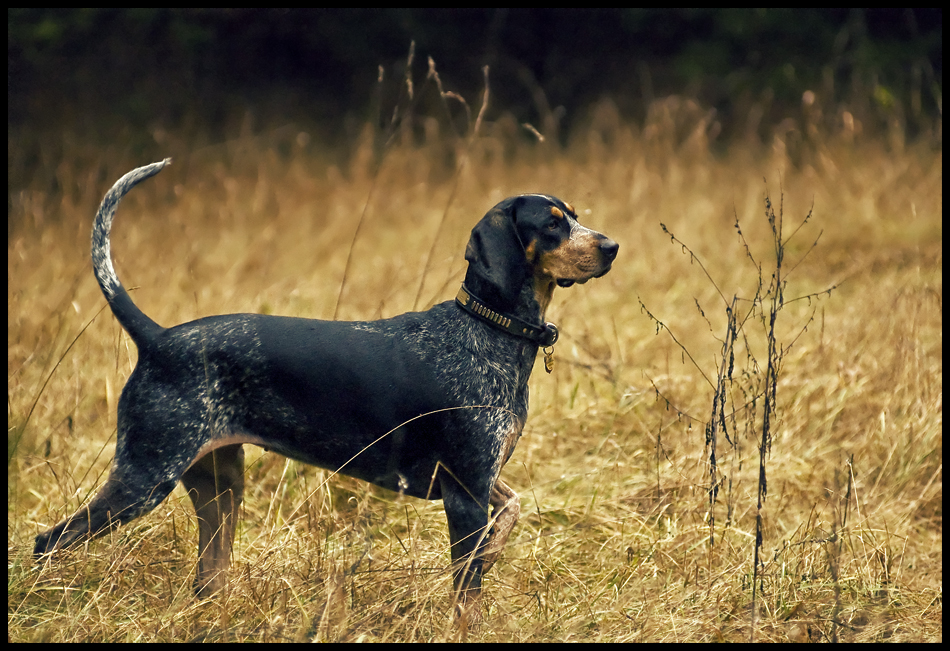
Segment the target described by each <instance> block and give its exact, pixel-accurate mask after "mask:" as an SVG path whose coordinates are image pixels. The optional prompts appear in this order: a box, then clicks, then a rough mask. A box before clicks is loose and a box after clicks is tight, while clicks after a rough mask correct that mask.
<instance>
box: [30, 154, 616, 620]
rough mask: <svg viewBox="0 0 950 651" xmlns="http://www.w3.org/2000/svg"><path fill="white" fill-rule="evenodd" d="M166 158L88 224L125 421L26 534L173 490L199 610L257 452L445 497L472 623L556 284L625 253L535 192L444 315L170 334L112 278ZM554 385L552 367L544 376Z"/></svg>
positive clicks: (505, 509) (43, 548)
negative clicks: (121, 233)
mask: <svg viewBox="0 0 950 651" xmlns="http://www.w3.org/2000/svg"><path fill="white" fill-rule="evenodd" d="M170 162H171V160H170V159H166V160H164V161H161V162H158V163H153V164H152V165H147V166H144V167H140V168H138V169H135V170H133V171H131V172H129V173H128V174H126V175H125V176H123V177H122V178H121V179H119V181H117V182H116V184H115V185H114V186H113V187H112V189H111V190H109V192H108V193H107V194H106V196H105V198H104V199H103V200H102V204H101V205H100V207H99V211H98V213H97V215H96V219H95V224H94V227H93V235H92V261H93V269H94V272H95V276H96V280H97V281H98V282H99V286H100V288H101V289H102V292H103V294H104V295H105V297H106V300H107V301H108V303H109V306H110V307H111V309H112V312H113V314H114V315H115V317H116V319H117V320H118V321H119V323H120V324H121V325H122V327H123V328H124V329H125V331H126V332H127V333H128V334H129V337H131V339H132V341H134V342H135V345H136V346H137V348H138V363H137V364H136V366H135V369H134V370H133V371H132V374H131V376H130V377H129V380H128V382H127V383H126V385H125V388H124V389H123V391H122V396H121V398H120V399H119V407H118V435H117V441H116V453H115V459H114V461H113V463H112V466H111V469H110V474H109V477H108V479H107V480H106V482H105V485H104V486H103V487H102V488H101V489H100V490H99V492H98V493H97V494H96V496H95V497H94V498H93V500H92V501H91V502H90V503H89V504H88V505H86V506H84V507H82V508H81V509H79V511H77V512H76V513H74V514H73V515H71V516H70V517H68V518H67V519H65V520H63V521H62V522H60V523H59V524H57V525H56V526H54V527H53V528H52V529H49V530H48V531H46V532H44V533H41V534H40V535H38V536H37V537H36V544H35V548H34V554H35V556H36V557H37V558H40V557H43V556H44V555H46V554H49V553H51V552H54V551H56V550H59V549H63V548H66V547H70V546H72V545H75V544H77V543H80V542H82V541H84V540H87V539H90V538H93V537H96V536H99V535H102V534H104V533H106V532H107V531H109V530H111V529H113V528H114V527H116V526H118V525H121V524H124V523H126V522H129V521H130V520H133V519H135V518H138V517H139V516H142V515H144V514H146V513H148V512H149V511H151V510H152V509H154V508H155V507H156V506H158V505H159V504H161V502H162V501H163V500H164V499H165V498H166V497H168V495H169V493H171V492H172V490H173V489H174V487H175V485H176V484H177V483H178V482H179V481H180V482H181V483H182V484H183V485H184V487H185V489H186V490H187V492H188V496H189V497H190V498H191V501H192V503H193V504H194V508H195V512H196V514H197V518H198V554H199V561H198V570H197V576H196V577H195V582H194V588H195V592H196V594H197V595H198V596H200V597H203V596H207V595H210V594H212V593H214V592H216V591H218V590H221V589H222V588H223V587H224V586H225V585H226V582H227V572H228V568H229V566H230V563H231V550H232V545H233V542H234V532H235V526H236V524H237V519H238V509H239V508H240V505H241V501H242V498H243V493H244V449H243V447H242V446H243V444H246V443H250V444H254V445H258V446H261V447H263V448H265V449H267V450H273V451H276V452H278V453H280V454H282V455H284V456H287V457H290V458H292V459H296V460H298V461H303V462H305V463H308V464H312V465H315V466H319V467H322V468H326V469H329V470H332V471H335V472H340V473H342V474H344V475H349V476H352V477H356V478H359V479H362V480H365V481H368V482H370V483H372V484H376V485H377V486H382V487H383V488H387V489H390V490H393V491H398V492H400V493H404V494H406V495H411V496H413V497H418V498H423V499H428V500H439V499H441V500H442V502H443V505H444V508H445V515H446V519H447V521H448V530H449V538H450V542H451V557H452V565H451V567H452V571H453V578H454V589H455V598H456V604H457V609H458V611H459V612H460V613H463V614H465V616H467V617H468V616H470V617H471V618H472V619H473V620H475V621H477V619H478V618H479V617H480V607H479V598H480V594H481V584H482V576H483V575H484V574H485V573H486V572H488V570H489V569H490V568H491V566H492V565H493V564H494V563H495V562H496V561H497V560H498V557H499V556H500V554H501V552H502V549H503V548H504V546H505V543H506V542H507V540H508V536H509V534H510V533H511V530H512V528H513V527H514V526H515V523H516V522H517V521H518V515H519V511H520V502H519V498H518V495H517V494H516V493H515V492H514V491H513V490H512V489H511V488H510V487H509V486H508V485H507V484H505V483H504V482H503V481H501V480H500V479H499V475H500V473H501V469H502V467H504V465H505V463H506V462H507V461H508V459H509V458H510V457H511V454H512V452H513V451H514V449H515V445H516V444H517V442H518V439H519V437H520V436H521V431H522V429H523V428H524V425H525V421H526V419H527V416H528V377H529V376H530V375H531V370H532V368H533V366H534V362H535V358H536V356H537V353H538V349H539V348H542V349H544V351H545V362H546V366H548V367H550V366H551V363H552V362H553V345H554V343H555V341H556V340H557V335H558V331H557V328H556V327H555V326H554V325H553V324H551V323H547V322H545V321H544V315H545V312H546V311H547V308H548V306H549V305H550V302H551V297H552V295H553V292H554V288H555V287H556V286H560V287H569V286H571V285H573V284H574V283H585V282H587V281H588V280H590V279H591V278H597V277H600V276H603V275H604V274H606V273H607V272H608V271H609V270H610V268H611V265H612V263H613V261H614V259H615V258H616V256H617V250H618V248H619V245H618V244H617V243H616V242H614V241H613V240H611V239H610V238H608V237H607V236H605V235H602V234H600V233H597V232H595V231H593V230H590V229H589V228H586V227H584V226H582V225H581V224H579V223H578V221H577V215H576V213H575V212H574V209H573V208H572V207H571V205H570V204H568V203H565V202H563V201H561V200H560V199H557V198H555V197H552V196H548V195H543V194H524V195H520V196H516V197H511V198H508V199H505V200H504V201H502V202H501V203H499V204H498V205H496V206H495V207H494V208H492V209H491V210H490V211H489V212H488V213H487V214H486V215H485V216H484V217H483V218H482V219H481V220H480V221H479V222H478V223H477V224H476V225H475V227H474V228H473V230H472V234H471V238H470V240H469V242H468V246H467V247H466V250H465V259H466V260H467V261H468V270H467V272H466V274H465V280H464V282H463V283H462V288H461V289H460V291H459V292H458V295H457V297H456V299H455V300H454V301H446V302H444V303H440V304H438V305H435V306H434V307H432V308H431V309H430V310H428V311H425V312H410V313H407V314H402V315H399V316H396V317H393V318H390V319H383V320H379V321H358V322H339V321H318V320H312V319H302V318H292V317H280V316H265V315H256V314H232V315H226V316H210V317H205V318H202V319H198V320H197V321H192V322H190V323H184V324H182V325H178V326H174V327H171V328H164V327H162V326H160V325H158V324H157V323H156V322H155V321H153V320H152V319H150V318H149V317H148V316H146V315H145V313H144V312H142V311H141V310H140V309H139V308H138V307H136V305H135V304H134V303H133V302H132V299H131V297H130V296H129V294H128V292H127V291H126V289H125V288H124V287H123V286H122V283H121V282H120V281H119V279H118V277H117V275H116V273H115V270H114V268H113V266H112V256H111V249H110V242H109V238H110V233H111V230H112V222H113V219H114V217H115V212H116V208H117V206H118V204H119V202H120V201H121V199H122V197H123V196H124V195H125V194H126V193H127V192H128V191H129V190H130V189H131V188H132V187H133V186H134V185H136V184H137V183H139V182H141V181H143V180H145V179H147V178H149V177H151V176H153V175H155V174H157V173H158V172H159V171H161V170H162V169H163V168H164V167H165V166H166V165H168V164H169V163H170ZM548 370H549V371H550V368H548Z"/></svg>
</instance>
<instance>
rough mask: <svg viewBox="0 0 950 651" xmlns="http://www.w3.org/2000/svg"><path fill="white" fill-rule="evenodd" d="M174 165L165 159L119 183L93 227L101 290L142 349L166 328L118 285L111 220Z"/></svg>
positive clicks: (93, 260) (136, 170) (113, 189)
mask: <svg viewBox="0 0 950 651" xmlns="http://www.w3.org/2000/svg"><path fill="white" fill-rule="evenodd" d="M171 162H172V159H171V158H166V159H165V160H163V161H161V162H160V163H152V164H151V165H146V166H145V167H139V168H138V169H134V170H132V171H131V172H129V173H128V174H126V175H125V176H123V177H122V178H121V179H119V180H118V181H116V182H115V185H113V186H112V189H111V190H109V191H108V192H107V193H106V196H105V197H104V198H103V199H102V203H101V204H100V205H99V212H98V213H96V221H95V223H94V224H93V226H92V268H93V271H94V272H95V274H96V280H98V281H99V287H101V288H102V293H103V294H105V297H106V300H107V301H109V307H111V308H112V313H113V314H115V318H116V319H118V320H119V323H121V324H122V327H123V328H125V331H126V332H128V333H129V336H130V337H132V341H134V342H135V344H136V345H137V346H138V347H139V349H141V348H142V345H143V344H144V343H146V342H148V341H149V340H150V339H152V338H153V337H154V336H155V335H156V334H158V333H159V332H160V331H162V330H164V328H162V326H160V325H158V324H157V323H155V322H154V321H152V320H151V319H150V318H148V317H147V316H146V315H145V313H144V312H142V310H140V309H139V308H137V307H136V306H135V303H133V302H132V298H131V297H130V296H129V293H128V292H127V291H126V290H125V287H123V286H122V283H121V282H119V277H118V276H116V274H115V269H114V268H113V266H112V249H111V247H110V245H109V234H110V233H111V232H112V220H113V219H114V218H115V211H116V208H118V207H119V202H120V201H121V200H122V197H124V196H125V193H126V192H128V191H129V190H131V189H132V186H134V185H135V184H136V183H138V182H139V181H144V180H145V179H147V178H149V177H150V176H154V175H156V174H158V173H159V172H160V171H161V170H162V168H164V167H165V166H166V165H169V164H170V163H171Z"/></svg>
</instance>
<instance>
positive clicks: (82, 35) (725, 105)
mask: <svg viewBox="0 0 950 651" xmlns="http://www.w3.org/2000/svg"><path fill="white" fill-rule="evenodd" d="M7 15H8V24H7V34H8V56H7V88H8V127H10V128H11V130H14V131H15V130H30V129H31V128H47V129H50V128H57V127H60V128H64V127H66V126H69V127H70V128H72V129H80V130H81V129H82V128H83V125H84V124H89V123H90V122H91V121H99V122H101V121H102V120H103V119H105V120H106V121H114V120H120V121H121V123H122V124H126V125H132V126H133V127H135V126H146V125H152V124H154V123H155V122H156V121H161V122H163V123H164V124H166V126H168V127H174V126H180V125H182V124H183V123H189V122H197V123H199V124H200V125H201V126H202V128H210V129H212V130H213V129H215V128H216V127H215V125H219V124H222V123H223V122H224V121H225V119H226V117H227V116H228V115H233V114H234V113H235V112H238V113H243V112H246V111H248V110H253V111H255V112H256V115H257V116H258V117H259V118H260V119H264V120H267V119H268V118H273V119H275V120H284V121H286V120H297V119H303V120H306V121H307V122H308V123H309V124H311V125H318V129H319V130H318V131H317V135H318V136H322V137H323V138H325V139H327V140H328V141H330V142H332V141H333V139H334V138H339V137H340V136H341V134H342V135H345V136H347V137H350V136H352V133H351V131H352V130H353V128H354V126H353V125H356V124H359V123H365V121H366V120H367V119H373V118H374V115H375V119H378V120H380V121H384V120H385V119H387V118H388V117H389V116H388V115H384V113H385V111H381V110H380V107H385V106H390V107H391V106H393V105H394V104H395V102H396V97H397V95H398V94H399V93H404V92H405V84H404V83H402V80H403V79H404V77H405V64H406V59H407V54H408V51H409V44H410V41H415V62H414V65H413V72H414V78H415V80H416V83H417V84H420V83H421V82H422V80H423V79H424V75H425V72H426V70H427V65H428V64H427V58H428V57H432V58H433V59H434V60H435V62H436V65H437V66H438V70H439V73H440V76H441V78H442V82H443V84H444V86H445V87H446V89H447V90H453V91H455V92H458V93H459V94H461V95H463V96H464V97H466V98H467V99H468V100H469V101H470V102H471V103H472V104H473V105H474V106H473V107H472V108H473V110H477V108H478V105H479V103H480V97H481V92H482V87H483V84H484V80H483V76H482V67H483V66H484V65H488V66H490V87H491V108H492V110H494V111H506V112H510V113H511V114H513V115H514V117H515V118H516V119H517V120H518V121H519V122H531V123H533V124H536V125H537V124H539V123H542V122H543V119H544V118H545V117H549V116H554V117H555V118H556V119H557V120H558V121H559V125H560V129H559V134H560V135H561V136H562V137H564V135H565V134H567V133H569V131H570V129H571V127H572V126H575V125H577V124H579V121H580V120H582V119H583V116H584V115H585V109H588V108H589V107H591V106H592V105H594V104H595V103H596V102H598V101H599V100H601V99H603V98H610V100H611V101H612V102H614V104H615V105H616V106H617V107H618V109H619V111H620V114H621V115H622V116H623V117H625V118H630V119H634V120H642V119H643V118H644V116H645V113H646V111H647V109H648V107H649V105H650V104H651V102H652V101H653V100H654V99H655V98H661V97H664V96H667V95H670V94H679V95H684V96H687V97H690V98H694V99H696V100H697V101H698V102H699V103H700V104H701V105H703V106H708V107H711V108H715V109H716V119H717V120H718V121H719V122H720V124H721V126H722V129H723V136H724V137H725V138H728V137H729V136H730V135H734V134H736V133H740V132H741V131H742V130H743V129H748V120H749V117H748V113H749V110H750V108H749V107H751V106H756V107H758V109H757V110H758V111H759V112H760V113H763V112H764V115H763V116H762V117H761V123H762V124H763V125H774V124H777V123H778V122H779V121H780V120H782V119H783V118H784V117H786V116H787V115H788V114H789V113H790V112H793V111H798V112H800V111H801V110H802V102H803V98H807V97H808V94H807V93H808V92H811V93H812V94H813V95H812V97H815V96H817V97H818V98H819V99H820V101H821V102H822V104H823V105H824V106H832V107H833V106H840V105H847V106H848V107H849V109H848V110H849V111H851V112H852V113H856V114H857V115H859V116H860V118H861V119H862V121H863V123H864V124H865V125H866V128H867V129H868V130H869V132H871V131H873V129H874V125H875V124H877V125H880V126H885V125H887V124H888V123H893V122H894V121H895V120H897V121H899V122H900V123H901V127H902V128H903V129H904V130H905V132H906V134H907V136H908V137H910V138H912V137H914V136H915V135H918V134H922V133H927V134H929V135H930V136H933V135H934V134H935V133H937V134H938V136H937V139H938V140H939V139H940V136H939V133H940V126H939V125H940V120H941V119H942V110H943V109H942V92H943V91H942V57H943V31H942V22H943V14H942V10H940V9H804V10H802V9H797V10H789V9H734V10H713V9H689V10H645V9H600V10H576V9H575V10H569V9H507V10H505V9H500V10H495V9H454V10H445V9H438V10H437V9H347V10H340V9H304V10H281V9H180V10H172V9H43V8H37V9H8V14H7ZM380 66H382V67H383V69H384V70H385V75H386V79H385V81H386V82H387V83H385V84H383V85H379V88H382V89H384V90H382V91H379V90H377V86H378V85H377V77H378V74H379V73H378V70H379V67H380ZM379 92H382V93H384V96H382V97H380V96H378V95H377V93H379ZM806 103H807V99H806ZM390 111H391V108H390ZM543 113H547V114H548V115H547V116H545V115H542V114H543ZM549 123H550V120H549ZM348 125H349V126H348ZM763 128H766V127H763ZM320 130H322V133H321V131H320Z"/></svg>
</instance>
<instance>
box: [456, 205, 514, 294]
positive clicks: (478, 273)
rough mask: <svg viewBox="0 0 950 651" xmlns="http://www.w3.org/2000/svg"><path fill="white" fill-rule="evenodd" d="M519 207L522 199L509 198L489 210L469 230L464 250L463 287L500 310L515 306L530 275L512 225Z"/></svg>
mask: <svg viewBox="0 0 950 651" xmlns="http://www.w3.org/2000/svg"><path fill="white" fill-rule="evenodd" d="M521 203H522V197H511V198H509V199H505V200H504V201H502V202H501V203H499V204H498V205H497V206H495V207H494V208H492V209H491V210H489V211H488V214H486V215H485V216H484V217H482V219H481V221H479V222H478V223H477V224H476V225H475V228H473V229H472V237H471V238H470V239H469V241H468V246H467V247H466V248H465V259H466V260H468V263H469V264H468V272H467V273H466V275H465V284H466V286H467V287H468V288H469V289H471V290H472V291H473V292H475V293H476V295H478V296H480V297H481V298H483V299H485V300H488V301H491V302H492V303H494V304H496V305H497V306H498V308H500V309H506V308H507V307H510V306H511V305H513V304H514V303H515V301H516V300H517V299H518V293H519V292H520V290H521V287H522V285H524V283H525V281H526V280H527V277H528V274H529V273H530V265H529V264H528V260H527V257H526V253H525V249H524V245H523V244H522V242H521V239H520V238H519V237H518V228H517V225H516V223H515V222H516V219H517V210H518V208H519V207H520V206H521ZM472 276H475V278H472ZM479 292H481V293H479Z"/></svg>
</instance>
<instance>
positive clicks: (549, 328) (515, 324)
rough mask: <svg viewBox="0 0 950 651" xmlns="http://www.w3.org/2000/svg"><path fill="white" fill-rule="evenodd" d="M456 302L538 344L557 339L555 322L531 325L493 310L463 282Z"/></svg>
mask: <svg viewBox="0 0 950 651" xmlns="http://www.w3.org/2000/svg"><path fill="white" fill-rule="evenodd" d="M455 302H456V303H458V306H459V307H461V308H462V309H463V310H465V311H466V312H468V313H469V314H471V315H473V316H475V317H477V318H479V319H481V320H482V321H486V322H488V323H490V324H491V325H493V326H495V327H496V328H498V329H500V330H504V331H505V332H507V333H509V334H513V335H515V336H516V337H521V338H522V339H527V340H528V341H531V342H533V343H535V344H537V345H538V346H542V347H547V346H553V345H554V342H556V341H557V337H558V331H557V326H556V325H554V324H553V323H550V322H547V323H543V324H542V325H540V326H536V325H531V324H530V323H526V322H524V321H522V320H521V319H519V318H517V317H513V316H511V315H509V314H504V313H503V312H498V311H496V310H493V309H491V308H490V307H488V306H487V305H485V302H484V301H482V299H480V298H478V297H477V296H475V295H474V294H472V293H471V292H470V291H468V288H467V287H466V286H465V284H464V283H462V287H461V288H460V289H459V293H458V295H457V296H456V297H455Z"/></svg>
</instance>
